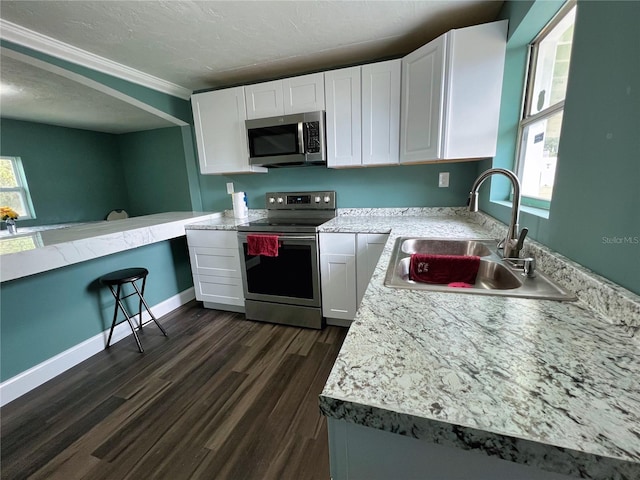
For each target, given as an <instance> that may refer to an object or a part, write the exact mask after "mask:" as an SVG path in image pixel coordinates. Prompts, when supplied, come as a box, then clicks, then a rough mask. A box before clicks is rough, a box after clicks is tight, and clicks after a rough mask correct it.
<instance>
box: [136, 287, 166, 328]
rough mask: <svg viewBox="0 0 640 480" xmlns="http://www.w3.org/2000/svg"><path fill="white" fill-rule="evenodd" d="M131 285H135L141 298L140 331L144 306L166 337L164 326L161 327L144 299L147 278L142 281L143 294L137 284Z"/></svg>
mask: <svg viewBox="0 0 640 480" xmlns="http://www.w3.org/2000/svg"><path fill="white" fill-rule="evenodd" d="M131 283H132V284H133V288H135V289H136V293H137V294H138V297H140V306H139V311H140V319H139V322H140V330H142V305H144V308H146V309H147V312H149V315H150V316H151V319H152V320H153V321H154V322H155V324H156V325H157V326H158V328H159V329H160V331H161V332H162V334H163V335H164V336H165V337H166V336H167V332H166V331H165V330H164V328H162V325H160V323H159V322H158V319H157V318H156V316H155V315H154V314H153V312H152V311H151V309H150V308H149V305H147V301H146V300H145V299H144V286H145V284H146V283H147V277H144V278H143V279H142V292H141V291H140V290H138V286H137V285H136V282H131Z"/></svg>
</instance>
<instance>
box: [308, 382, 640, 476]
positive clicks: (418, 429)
mask: <svg viewBox="0 0 640 480" xmlns="http://www.w3.org/2000/svg"><path fill="white" fill-rule="evenodd" d="M319 405H320V411H321V412H322V414H323V415H325V416H329V417H331V418H334V419H336V420H344V421H346V422H349V423H353V424H356V425H363V426H367V427H369V428H375V429H378V430H382V431H386V432H390V433H395V434H397V435H403V436H406V437H410V438H415V439H417V440H423V441H427V442H430V443H433V444H436V445H443V446H449V447H453V448H459V449H461V450H467V451H479V452H482V453H483V454H485V455H487V456H489V457H497V458H500V459H502V460H506V461H510V462H515V463H519V464H522V465H527V466H531V467H536V468H540V469H542V470H546V471H549V472H554V473H561V474H564V475H570V476H576V477H582V476H583V475H584V474H587V475H589V476H588V477H584V478H594V479H603V480H604V479H609V478H612V477H610V474H611V471H615V472H616V473H617V474H619V475H620V477H614V478H622V479H626V478H629V479H630V478H636V477H634V475H637V474H638V472H639V469H640V465H639V464H637V463H633V462H629V461H627V460H622V459H617V458H612V457H605V456H603V455H598V454H593V453H587V452H581V451H579V450H573V449H568V448H565V447H559V446H556V445H552V444H546V443H541V442H535V441H533V440H527V439H523V438H518V437H514V436H511V435H507V434H499V433H494V432H489V431H485V430H479V429H477V428H473V427H467V426H463V425H455V424H452V423H447V422H444V421H439V420H434V419H428V418H420V419H416V418H415V417H414V416H412V415H408V414H403V413H399V412H394V411H391V410H388V409H384V408H382V407H375V406H370V405H363V404H360V403H357V402H352V401H348V400H340V399H335V398H332V397H327V396H325V395H322V394H321V395H320V396H319ZM337 405H339V407H338V408H336V406H337ZM381 413H382V415H381ZM358 418H368V419H371V418H375V419H377V420H378V421H377V422H376V425H370V424H365V423H363V422H359V421H357V419H358Z"/></svg>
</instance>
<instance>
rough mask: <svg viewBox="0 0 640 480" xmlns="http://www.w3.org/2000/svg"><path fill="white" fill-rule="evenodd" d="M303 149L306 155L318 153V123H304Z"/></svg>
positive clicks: (319, 145) (319, 146)
mask: <svg viewBox="0 0 640 480" xmlns="http://www.w3.org/2000/svg"><path fill="white" fill-rule="evenodd" d="M304 130H305V132H304V144H305V145H304V147H305V152H306V153H320V150H321V141H320V135H321V132H320V122H305V124H304Z"/></svg>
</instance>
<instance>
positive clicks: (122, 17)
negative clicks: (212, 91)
mask: <svg viewBox="0 0 640 480" xmlns="http://www.w3.org/2000/svg"><path fill="white" fill-rule="evenodd" d="M501 5H502V2H500V1H487V0H480V1H478V0H474V1H467V0H449V1H424V0H423V1H211V0H210V1H186V0H173V1H160V0H156V1H125V2H123V1H104V0H103V1H83V0H79V1H9V0H2V2H1V4H0V16H1V17H2V19H3V20H7V21H9V22H12V23H15V24H17V25H20V26H22V27H25V28H27V29H30V30H33V31H35V32H38V33H40V34H43V35H46V36H48V37H51V38H53V39H56V40H59V41H62V42H65V43H67V44H70V45H73V46H75V47H78V48H81V49H83V50H86V51H88V52H91V53H93V54H96V55H99V56H101V57H104V58H107V59H109V60H112V61H115V62H118V63H120V64H122V65H126V66H128V67H130V68H133V69H136V70H139V71H142V72H145V73H147V74H149V75H153V76H155V77H158V78H161V79H163V80H166V81H169V82H172V83H174V84H177V85H180V86H182V87H185V88H187V89H189V90H202V89H207V88H213V87H221V86H227V85H232V84H239V83H250V82H255V81H260V80H266V79H271V78H278V77H283V76H287V75H295V74H300V73H306V72H310V71H318V70H323V69H329V68H332V67H336V66H342V65H350V64H356V63H363V62H367V61H372V60H376V59H382V58H389V57H398V56H401V55H404V54H406V53H408V52H410V51H411V50H413V49H415V48H417V47H418V46H420V45H422V44H424V43H427V42H428V41H430V40H432V39H433V38H435V37H437V36H438V35H440V34H441V33H444V32H446V31H447V30H450V29H451V28H459V27H464V26H468V25H473V24H477V23H483V22H487V21H491V20H494V19H495V17H496V15H497V13H498V10H499V9H500V7H501Z"/></svg>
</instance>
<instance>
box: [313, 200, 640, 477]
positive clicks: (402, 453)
mask: <svg viewBox="0 0 640 480" xmlns="http://www.w3.org/2000/svg"><path fill="white" fill-rule="evenodd" d="M380 210H385V209H380ZM388 210H389V212H388V214H386V215H388V216H384V217H381V216H379V215H380V214H379V213H376V209H372V210H371V211H366V210H361V211H360V212H359V214H360V215H355V213H356V212H355V211H354V212H353V213H354V215H339V216H338V217H336V218H335V219H334V220H332V221H330V222H328V223H326V224H324V225H323V226H322V227H321V231H322V232H345V233H346V232H358V233H361V232H385V231H386V232H388V231H389V230H391V235H390V238H389V240H388V242H387V244H386V246H385V249H384V251H383V253H382V256H381V258H380V260H379V262H378V265H377V267H376V269H375V272H374V274H373V277H372V280H371V282H370V284H369V286H368V289H367V291H366V293H365V296H364V298H363V301H362V304H361V307H360V309H359V310H358V313H357V315H356V319H355V321H354V323H353V324H352V326H351V328H350V331H349V334H348V336H347V338H346V340H345V342H344V344H343V347H342V349H341V351H340V354H339V356H338V358H337V361H336V363H335V365H334V368H333V370H332V372H331V374H330V376H329V379H328V381H327V383H326V385H325V388H324V391H323V392H322V394H321V396H320V407H321V410H322V411H323V412H324V414H325V415H326V416H327V417H328V421H329V438H330V456H331V469H332V477H333V478H335V479H347V478H368V479H384V478H437V479H452V478H475V479H490V478H491V479H495V478H518V479H525V478H526V479H529V480H533V479H536V480H538V479H549V480H551V479H553V480H559V479H567V478H575V477H581V478H592V479H600V480H605V479H606V480H610V479H628V480H631V479H637V478H640V435H639V431H638V425H640V387H639V384H638V381H637V379H638V378H640V342H639V338H638V332H637V331H638V326H639V325H638V322H640V299H638V297H637V296H636V295H633V294H632V293H631V292H628V291H626V290H624V289H621V288H619V287H618V286H616V285H615V284H612V283H611V282H608V281H607V280H606V279H603V278H602V277H598V276H597V275H594V274H593V273H592V272H589V271H588V270H586V269H584V268H582V267H580V266H579V265H577V264H575V263H573V262H570V261H568V260H567V259H566V258H563V257H561V256H559V255H557V254H555V253H553V252H550V251H549V250H548V249H546V248H545V247H543V246H542V245H539V244H537V243H536V242H529V241H528V242H527V243H528V249H529V251H528V253H529V254H533V255H535V256H536V258H537V260H538V261H539V266H540V270H541V271H543V272H544V273H546V274H548V275H550V276H552V278H553V279H554V280H555V281H557V282H559V283H561V284H562V285H563V286H565V287H567V288H569V289H571V290H572V291H573V292H574V293H576V295H577V296H578V298H579V301H577V302H557V301H549V300H531V299H522V298H509V297H496V296H483V295H471V294H465V293H460V294H458V293H437V292H424V291H417V290H405V289H392V288H389V287H386V286H385V285H384V279H385V274H386V270H387V264H388V262H389V260H390V256H391V252H392V249H393V245H394V242H395V239H396V238H397V237H400V236H415V237H436V238H500V237H501V236H503V235H504V233H505V232H506V227H505V226H504V225H501V224H497V223H496V222H493V221H492V220H491V219H490V217H487V216H486V215H482V214H475V215H474V214H469V213H468V212H466V211H464V209H443V210H442V211H439V210H438V209H425V210H428V211H429V216H428V217H425V216H420V217H418V216H411V215H415V213H412V212H411V211H410V210H411V209H404V210H401V209H395V210H394V211H392V209H388ZM445 210H447V211H448V212H447V211H445ZM342 213H345V212H342ZM347 213H348V212H347ZM363 213H364V214H365V215H366V214H368V215H373V216H362V214H363ZM376 215H378V216H376ZM505 460H507V461H505Z"/></svg>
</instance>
